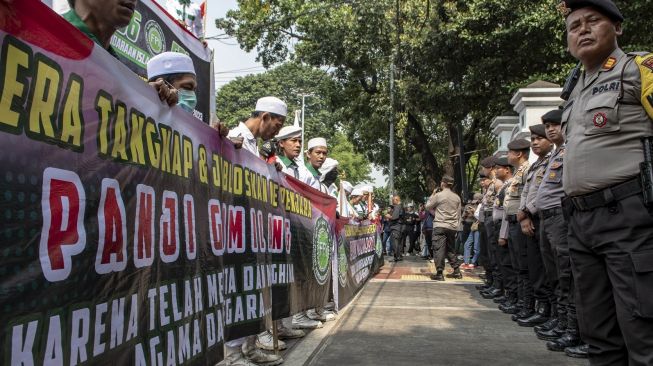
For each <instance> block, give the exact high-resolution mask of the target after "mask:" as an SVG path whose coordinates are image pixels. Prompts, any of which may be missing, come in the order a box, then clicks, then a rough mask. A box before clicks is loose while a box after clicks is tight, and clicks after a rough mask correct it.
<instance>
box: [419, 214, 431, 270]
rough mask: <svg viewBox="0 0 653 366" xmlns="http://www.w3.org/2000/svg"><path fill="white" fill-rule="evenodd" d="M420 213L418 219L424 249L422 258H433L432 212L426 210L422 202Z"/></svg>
mask: <svg viewBox="0 0 653 366" xmlns="http://www.w3.org/2000/svg"><path fill="white" fill-rule="evenodd" d="M420 206H421V207H422V209H423V210H422V214H421V215H420V221H421V222H422V236H423V237H424V250H423V251H422V259H426V260H429V259H433V255H432V250H433V245H432V243H433V213H432V212H431V211H430V210H427V209H426V207H425V206H424V205H423V204H422V205H420Z"/></svg>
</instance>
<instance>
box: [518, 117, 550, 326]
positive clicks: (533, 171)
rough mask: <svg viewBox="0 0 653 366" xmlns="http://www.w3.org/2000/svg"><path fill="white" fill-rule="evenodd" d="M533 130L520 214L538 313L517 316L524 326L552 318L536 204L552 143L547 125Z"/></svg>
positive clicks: (537, 126) (529, 275) (533, 127)
mask: <svg viewBox="0 0 653 366" xmlns="http://www.w3.org/2000/svg"><path fill="white" fill-rule="evenodd" d="M529 129H530V131H531V150H532V151H533V153H534V154H535V155H537V157H538V158H537V161H535V162H534V163H533V164H532V165H531V166H530V168H529V169H528V173H527V175H526V184H525V185H524V191H523V192H522V196H521V202H520V204H521V206H520V209H519V212H518V213H517V220H518V221H519V223H520V225H521V229H522V233H523V234H524V235H526V242H527V253H526V254H527V261H528V278H529V279H530V281H531V283H532V284H533V297H534V298H535V301H537V305H536V308H535V309H536V311H535V314H534V315H532V316H529V317H527V318H518V319H517V323H518V324H519V325H520V326H524V327H533V326H536V325H539V324H542V323H544V322H546V321H547V320H549V317H550V316H551V301H550V300H551V293H552V291H551V286H550V285H549V282H548V281H547V277H546V272H545V270H544V264H543V262H542V254H541V252H540V244H539V235H538V233H539V229H540V216H539V212H538V207H537V203H536V197H537V192H538V189H539V187H540V184H541V183H542V178H543V177H544V171H545V170H546V166H547V164H548V162H549V157H550V156H551V149H552V148H553V144H552V143H551V141H550V140H549V139H547V137H546V131H545V129H544V125H542V124H537V125H534V126H530V127H529Z"/></svg>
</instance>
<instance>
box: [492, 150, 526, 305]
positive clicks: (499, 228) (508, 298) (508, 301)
mask: <svg viewBox="0 0 653 366" xmlns="http://www.w3.org/2000/svg"><path fill="white" fill-rule="evenodd" d="M494 173H495V176H496V178H497V180H498V181H501V182H503V184H502V185H501V187H499V189H498V190H497V193H496V198H495V200H494V206H493V211H492V220H493V222H494V237H495V239H494V240H496V241H497V252H496V253H497V262H498V264H499V269H500V271H501V276H502V278H503V287H504V289H505V296H501V297H498V298H495V299H494V300H493V301H494V302H496V303H498V304H499V310H501V311H503V312H504V313H506V314H515V313H517V312H519V308H518V306H517V301H518V290H517V288H518V286H517V273H516V272H515V270H516V269H515V268H513V266H512V260H511V257H510V250H509V249H508V243H507V241H506V240H505V239H504V238H507V232H508V225H507V224H506V225H504V221H503V217H504V216H505V210H504V201H505V198H506V191H507V189H508V187H509V186H510V184H511V183H512V165H510V163H509V162H508V159H507V158H506V157H505V156H502V157H498V158H496V160H495V167H494Z"/></svg>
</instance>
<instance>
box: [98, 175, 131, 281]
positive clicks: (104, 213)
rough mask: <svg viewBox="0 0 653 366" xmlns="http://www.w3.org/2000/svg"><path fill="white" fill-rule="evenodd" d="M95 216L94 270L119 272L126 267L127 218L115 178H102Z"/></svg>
mask: <svg viewBox="0 0 653 366" xmlns="http://www.w3.org/2000/svg"><path fill="white" fill-rule="evenodd" d="M97 216H98V231H99V237H98V249H97V254H96V256H95V271H96V272H97V273H99V274H107V273H111V272H120V271H122V270H124V269H125V268H126V267H127V245H125V240H126V238H127V224H126V219H127V218H126V214H125V204H124V203H123V201H122V197H121V195H120V184H119V183H118V181H117V180H115V179H111V178H105V179H102V194H101V197H100V206H99V207H98V213H97Z"/></svg>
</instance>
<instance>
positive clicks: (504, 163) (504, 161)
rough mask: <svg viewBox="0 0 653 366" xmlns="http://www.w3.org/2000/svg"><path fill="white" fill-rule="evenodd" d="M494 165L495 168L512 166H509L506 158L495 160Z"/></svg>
mask: <svg viewBox="0 0 653 366" xmlns="http://www.w3.org/2000/svg"><path fill="white" fill-rule="evenodd" d="M496 163H497V166H512V165H510V163H509V162H508V158H507V157H505V156H502V157H500V158H497V160H496Z"/></svg>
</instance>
